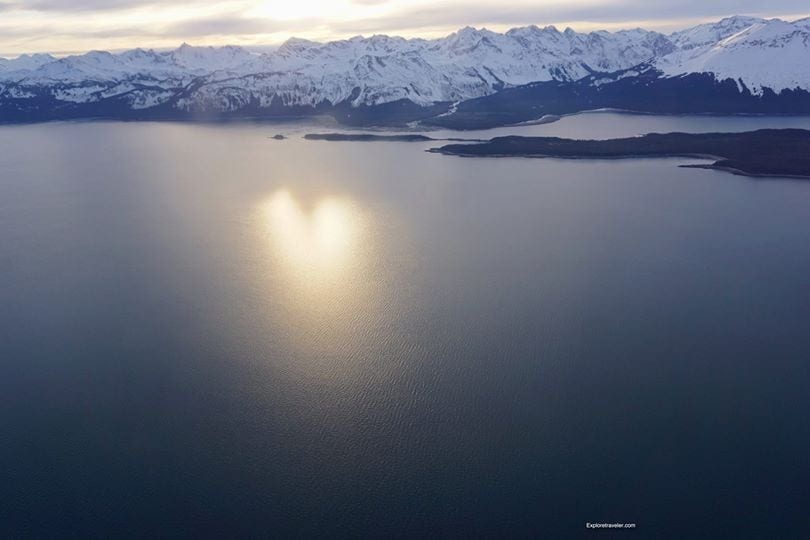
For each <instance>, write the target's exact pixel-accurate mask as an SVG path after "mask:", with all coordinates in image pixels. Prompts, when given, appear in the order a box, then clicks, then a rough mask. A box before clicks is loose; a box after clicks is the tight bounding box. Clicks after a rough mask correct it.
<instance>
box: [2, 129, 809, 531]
mask: <svg viewBox="0 0 810 540" xmlns="http://www.w3.org/2000/svg"><path fill="white" fill-rule="evenodd" d="M780 125H785V126H787V125H790V126H798V127H810V119H773V118H770V119H769V118H739V119H717V118H707V117H702V118H694V117H693V118H684V117H671V118H660V117H651V116H619V115H615V114H599V115H581V116H576V117H570V118H566V119H565V120H563V121H562V122H560V123H557V124H553V125H549V126H534V127H531V128H527V129H526V130H525V131H524V132H530V133H535V134H539V133H550V134H555V135H566V136H579V137H588V136H593V137H597V136H599V137H601V136H613V135H629V134H636V133H643V132H646V131H671V130H683V131H705V130H723V129H729V130H730V129H751V128H755V127H778V126H780ZM309 130H310V128H307V127H301V126H291V125H288V126H273V125H271V126H268V125H258V124H257V125H251V124H234V125H227V126H192V125H177V124H148V123H143V124H140V123H139V124H123V123H78V124H47V125H36V126H17V127H3V128H0V302H2V311H0V463H2V468H1V469H0V471H2V476H0V501H1V502H0V536H15V535H22V536H27V535H33V536H53V535H54V534H55V533H57V532H58V533H60V534H61V535H73V536H87V535H95V536H105V537H119V536H128V535H134V536H151V535H155V534H156V533H158V532H160V533H161V534H162V535H163V536H177V535H180V536H198V537H199V536H211V535H220V536H239V535H273V536H282V535H283V536H314V535H324V534H326V533H329V535H331V536H385V537H413V536H425V537H428V536H430V537H441V536H464V537H469V536H479V537H480V536H491V537H496V536H500V537H503V536H513V537H536V536H545V537H552V538H564V537H571V536H574V537H576V536H588V537H591V536H593V535H594V534H597V533H593V532H591V533H590V534H587V532H586V530H585V523H586V522H600V521H610V522H616V521H621V522H636V523H638V527H639V531H637V533H638V534H641V535H642V536H639V537H648V536H659V537H667V536H669V537H672V538H686V537H689V538H698V537H715V538H717V537H720V536H723V535H725V536H730V537H736V538H740V537H758V538H762V537H772V538H776V537H793V538H798V537H801V536H803V535H804V534H806V532H807V530H808V527H810V518H809V517H808V513H807V503H808V501H809V500H810V488H808V486H810V467H809V466H808V455H810V393H809V392H808V390H809V389H810V182H802V181H788V180H779V179H770V180H754V179H749V178H743V177H736V176H733V175H729V174H725V173H720V172H714V171H706V170H692V169H680V168H678V167H677V165H678V164H679V163H683V162H684V161H683V160H671V159H670V160H628V161H603V162H600V161H558V160H527V159H489V160H473V159H462V158H451V157H445V156H439V155H433V154H427V153H425V152H423V150H424V149H426V148H428V147H429V146H430V145H423V144H401V143H397V144H394V143H390V144H389V143H371V144H369V143H366V144H364V143H326V142H306V141H303V140H301V139H300V138H298V136H297V135H298V134H300V133H303V132H306V131H309ZM279 131H281V132H286V133H289V134H292V135H294V137H293V138H291V139H290V140H286V141H272V140H269V139H268V136H269V135H273V134H274V133H277V132H279ZM503 131H504V130H496V134H502V133H503Z"/></svg>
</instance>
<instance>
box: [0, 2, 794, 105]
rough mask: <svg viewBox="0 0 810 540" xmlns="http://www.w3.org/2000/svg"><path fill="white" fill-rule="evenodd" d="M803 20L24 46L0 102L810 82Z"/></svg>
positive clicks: (320, 97)
mask: <svg viewBox="0 0 810 540" xmlns="http://www.w3.org/2000/svg"><path fill="white" fill-rule="evenodd" d="M808 21H810V20H809V19H805V20H802V21H796V22H794V23H788V22H784V21H781V20H778V19H774V20H769V21H766V20H764V19H757V18H752V17H739V16H737V17H729V18H727V19H723V20H721V21H719V22H717V23H713V24H703V25H699V26H696V27H694V28H690V29H687V30H684V31H681V32H676V33H674V34H671V35H670V36H665V35H663V34H660V33H657V32H649V31H646V30H642V29H635V30H624V31H619V32H606V31H597V32H591V33H579V32H576V31H574V30H572V29H570V28H567V29H565V30H564V31H562V32H561V31H559V30H558V29H557V28H555V27H553V26H547V27H544V28H540V27H537V26H526V27H522V28H514V29H512V30H509V31H508V32H505V33H497V32H492V31H489V30H486V29H475V28H469V27H467V28H463V29H461V30H459V31H458V32H455V33H453V34H451V35H449V36H447V37H445V38H442V39H434V40H425V39H418V38H417V39H404V38H401V37H389V36H380V35H375V36H371V37H368V38H364V37H359V36H358V37H354V38H351V39H346V40H339V41H332V42H328V43H316V42H312V41H308V40H303V39H296V38H293V39H290V40H288V41H287V42H286V43H284V44H283V45H282V46H281V47H280V48H278V49H277V50H275V51H273V52H270V53H265V54H256V53H252V52H250V51H248V50H246V49H244V48H241V47H232V46H228V47H217V48H215V47H192V46H190V45H187V44H183V45H182V46H181V47H179V48H178V49H175V50H172V51H164V52H157V51H153V50H143V49H135V50H131V51H127V52H124V53H120V54H111V53H108V52H103V51H93V52H89V53H87V54H83V55H75V56H68V57H65V58H59V59H56V58H53V57H50V56H47V55H34V56H23V57H20V58H17V59H14V60H5V59H0V106H1V105H2V102H3V101H2V100H3V99H14V100H20V99H36V100H39V101H38V102H39V103H51V100H56V102H65V103H73V104H82V103H96V102H102V101H106V100H110V99H113V100H116V102H117V103H121V104H124V105H125V106H126V107H129V108H130V109H132V110H140V109H148V108H151V107H156V106H161V105H166V106H169V107H171V108H174V109H176V110H180V111H185V112H197V111H213V112H217V111H219V112H235V111H240V110H247V109H251V108H259V109H261V108H266V107H276V106H281V107H294V106H305V107H316V106H320V105H325V106H330V105H337V104H351V105H353V106H363V105H366V106H373V105H382V104H387V103H394V102H398V101H401V100H407V101H409V102H411V103H413V104H416V105H421V106H428V105H432V104H436V103H450V102H452V103H455V102H461V101H465V100H468V99H472V98H478V97H482V96H487V95H491V94H493V93H496V92H499V91H501V90H502V89H505V88H511V87H516V86H521V85H525V84H528V83H535V82H544V81H560V82H571V81H577V80H581V79H584V78H585V77H588V76H589V75H591V74H595V73H598V74H609V73H614V72H619V71H624V72H625V73H628V74H629V73H632V72H631V71H627V70H629V69H630V68H634V67H636V66H641V65H650V64H651V65H653V66H655V67H656V68H657V69H659V70H660V71H661V72H662V73H663V74H664V76H668V77H677V76H680V75H682V74H686V73H712V74H714V76H715V77H716V78H717V79H718V80H722V79H726V78H731V79H734V80H735V81H738V85H739V86H740V88H741V89H742V87H743V85H745V86H746V87H748V88H749V89H751V90H752V91H754V92H757V93H761V92H764V89H765V88H771V89H773V90H775V91H779V90H781V89H785V88H804V89H810V68H809V67H808V59H809V58H810V55H808V43H810V36H808V33H810V22H808ZM628 76H629V75H628ZM601 80H602V78H596V79H594V81H595V82H593V84H598V81H601ZM608 80H609V78H608ZM14 106H15V107H17V105H14ZM38 106H39V105H38ZM54 106H55V105H54ZM15 110H18V109H15Z"/></svg>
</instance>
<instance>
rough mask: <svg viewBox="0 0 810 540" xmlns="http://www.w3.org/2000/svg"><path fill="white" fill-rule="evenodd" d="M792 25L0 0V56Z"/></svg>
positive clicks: (477, 4)
mask: <svg viewBox="0 0 810 540" xmlns="http://www.w3.org/2000/svg"><path fill="white" fill-rule="evenodd" d="M732 14H747V15H760V16H766V17H776V16H779V17H783V18H789V19H790V18H799V17H802V16H806V15H810V5H809V4H808V2H807V0H771V1H769V2H767V5H766V2H763V1H762V0H293V1H287V0H0V54H2V55H5V56H10V55H11V56H13V55H16V54H19V53H23V52H45V51H47V52H54V53H60V54H64V53H70V52H82V51H87V50H91V49H106V50H115V49H123V48H133V47H174V46H177V45H179V44H180V43H182V42H183V41H186V42H189V43H192V44H200V45H222V44H226V43H229V44H239V45H247V46H256V45H262V44H277V43H280V42H282V41H284V40H285V39H286V38H288V37H290V36H293V35H294V36H298V37H305V38H309V39H316V40H327V39H335V38H345V37H350V36H353V35H357V34H366V35H369V34H374V33H388V34H399V35H404V36H424V37H438V36H441V35H445V34H448V33H450V32H452V31H454V30H456V29H457V28H459V27H461V26H465V25H472V26H477V27H480V26H486V27H488V28H491V29H493V30H504V29H506V28H509V27H513V26H520V25H527V24H538V25H546V24H555V25H557V26H559V27H561V28H562V27H565V26H571V27H573V28H575V29H577V30H593V29H601V28H605V29H611V30H612V29H620V28H629V27H636V26H644V27H645V28H650V29H658V30H664V31H667V30H673V29H678V28H682V27H685V26H688V25H690V24H694V23H698V22H704V21H706V20H714V19H717V18H720V17H723V16H726V15H732Z"/></svg>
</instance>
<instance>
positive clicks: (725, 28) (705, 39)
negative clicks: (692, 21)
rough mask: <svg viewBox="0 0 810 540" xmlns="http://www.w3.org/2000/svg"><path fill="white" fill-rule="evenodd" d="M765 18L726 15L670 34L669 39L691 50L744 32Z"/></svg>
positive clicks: (679, 47) (681, 47) (677, 45)
mask: <svg viewBox="0 0 810 540" xmlns="http://www.w3.org/2000/svg"><path fill="white" fill-rule="evenodd" d="M764 22H765V19H759V18H757V17H743V16H740V15H737V16H734V17H726V18H725V19H722V20H720V21H719V22H716V23H707V24H700V25H698V26H694V27H692V28H687V29H686V30H682V31H680V32H675V33H674V34H670V36H669V39H670V40H672V43H674V44H675V46H676V47H677V48H678V49H681V50H691V49H695V48H697V47H704V46H706V45H714V44H716V43H717V42H719V41H721V40H724V39H726V38H727V37H729V36H733V35H734V34H736V33H738V32H742V31H743V30H745V29H746V28H749V27H751V26H753V25H755V24H759V23H764Z"/></svg>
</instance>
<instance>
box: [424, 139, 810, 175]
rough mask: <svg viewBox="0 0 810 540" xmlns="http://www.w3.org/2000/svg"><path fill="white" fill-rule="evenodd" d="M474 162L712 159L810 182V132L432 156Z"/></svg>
mask: <svg viewBox="0 0 810 540" xmlns="http://www.w3.org/2000/svg"><path fill="white" fill-rule="evenodd" d="M431 151H432V152H437V153H441V154H447V155H456V156H475V157H510V156H515V157H518V156H522V157H558V158H591V159H616V158H629V157H667V156H673V157H674V156H683V157H711V158H716V161H715V162H714V164H712V165H708V166H707V167H712V168H718V169H728V170H732V171H735V172H739V173H743V174H748V175H761V176H798V177H808V178H810V131H807V130H803V129H762V130H758V131H750V132H745V133H701V134H689V133H667V134H658V133H653V134H649V135H644V136H642V137H630V138H624V139H610V140H574V139H561V138H557V137H498V138H495V139H492V140H490V141H489V142H485V143H482V144H450V145H446V146H442V147H440V148H436V149H433V150H431Z"/></svg>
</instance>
